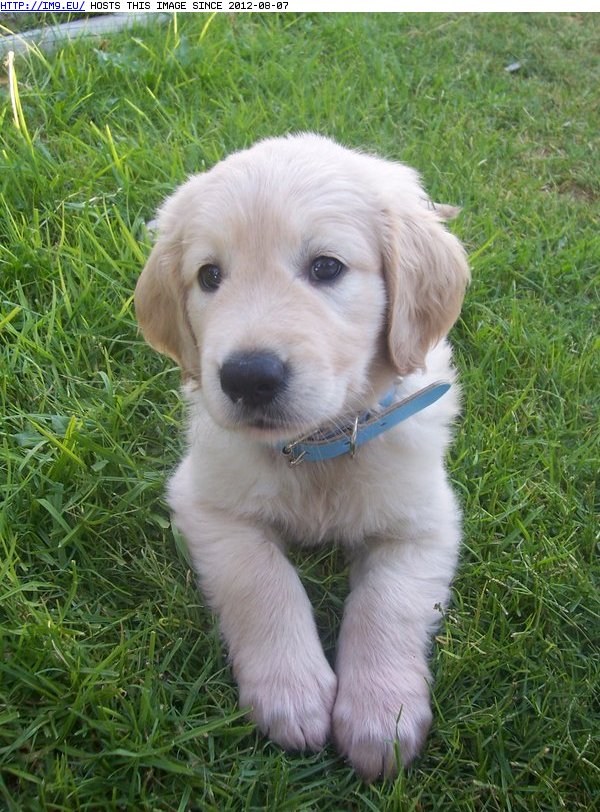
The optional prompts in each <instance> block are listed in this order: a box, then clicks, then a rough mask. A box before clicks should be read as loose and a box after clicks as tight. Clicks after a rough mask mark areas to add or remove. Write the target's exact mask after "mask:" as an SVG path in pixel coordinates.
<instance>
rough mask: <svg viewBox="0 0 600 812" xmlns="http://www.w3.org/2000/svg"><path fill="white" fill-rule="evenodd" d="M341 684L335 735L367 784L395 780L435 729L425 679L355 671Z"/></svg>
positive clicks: (341, 750)
mask: <svg viewBox="0 0 600 812" xmlns="http://www.w3.org/2000/svg"><path fill="white" fill-rule="evenodd" d="M339 680H340V682H339V689H338V694H337V699H336V702H335V707H334V709H333V734H334V738H335V741H336V744H337V747H338V749H339V751H340V753H341V754H342V755H344V756H346V757H347V758H348V759H349V761H350V762H351V764H352V766H353V767H354V769H355V770H356V771H357V773H359V775H361V776H362V777H363V778H364V779H365V780H367V781H373V780H375V779H376V778H379V777H386V778H390V777H393V776H395V775H396V774H397V773H398V770H399V769H400V768H401V767H402V765H404V766H405V767H406V766H408V764H410V762H411V761H412V760H413V759H414V758H415V757H416V756H417V755H418V753H419V751H420V750H421V747H422V746H423V742H424V741H425V737H426V736H427V731H428V730H429V727H430V725H431V708H430V704H429V687H428V685H427V683H426V681H425V678H424V676H423V675H421V674H409V675H407V676H405V675H402V673H401V672H400V673H399V674H394V675H391V678H390V679H389V681H386V680H384V679H383V675H382V674H381V673H379V674H376V675H375V674H371V675H367V674H365V673H361V674H360V675H358V674H357V672H356V671H355V672H353V674H352V676H351V677H347V678H344V677H343V676H342V675H340V677H339ZM399 761H400V763H398V762H399Z"/></svg>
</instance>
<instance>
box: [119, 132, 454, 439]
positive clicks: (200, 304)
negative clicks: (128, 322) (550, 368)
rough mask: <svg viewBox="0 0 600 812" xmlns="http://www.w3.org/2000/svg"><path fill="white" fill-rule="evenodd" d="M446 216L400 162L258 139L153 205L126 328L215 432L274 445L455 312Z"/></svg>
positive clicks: (422, 352)
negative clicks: (192, 383)
mask: <svg viewBox="0 0 600 812" xmlns="http://www.w3.org/2000/svg"><path fill="white" fill-rule="evenodd" d="M448 213H449V207H448V208H446V209H444V208H442V209H440V210H436V209H435V208H434V207H432V205H431V204H430V203H429V201H428V200H427V197H426V195H425V193H424V192H423V190H422V188H421V186H420V183H419V179H418V176H417V174H416V173H415V172H414V171H413V170H411V169H409V168H408V167H405V166H403V165H401V164H396V163H391V162H388V161H383V160H380V159H378V158H374V157H371V156H367V155H363V154H361V153H357V152H353V151H351V150H347V149H344V148H343V147H340V146H338V145H337V144H335V143H333V142H332V141H329V140H327V139H324V138H320V137H318V136H312V135H300V136H293V137H289V138H281V139H271V140H267V141H263V142H260V143H259V144H257V145H256V146H254V147H253V148H251V149H249V150H246V151H244V152H239V153H236V154H234V155H232V156H230V157H229V158H227V159H226V160H224V161H222V162H221V163H219V164H217V165H216V166H215V167H214V168H213V169H212V170H211V171H210V172H207V173H206V174H203V175H197V176H195V177H192V178H191V179H190V180H189V181H188V182H187V183H185V184H184V185H183V186H182V187H180V189H179V190H178V191H177V192H176V193H175V194H174V195H173V196H172V197H171V198H169V199H168V200H167V201H166V203H165V204H164V206H163V207H162V210H161V212H160V214H159V223H158V226H159V237H158V241H157V243H156V245H155V246H154V248H153V250H152V253H151V255H150V258H149V260H148V263H147V265H146V267H145V268H144V270H143V272H142V275H141V277H140V279H139V281H138V284H137V287H136V293H135V305H136V311H137V316H138V320H139V323H140V325H141V328H142V331H143V333H144V335H145V337H146V339H147V340H148V341H149V343H150V344H152V345H153V346H154V347H155V348H156V349H158V350H159V351H161V352H164V353H166V354H167V355H170V356H171V357H172V358H174V359H175V360H176V361H177V362H178V363H179V364H180V366H181V368H182V371H183V374H184V376H185V377H188V378H193V379H195V380H196V381H197V382H198V383H200V384H201V386H202V389H203V394H204V398H205V402H206V406H207V408H208V410H209V412H210V413H211V415H212V417H213V418H214V419H215V421H216V422H217V423H219V424H221V425H223V426H226V427H231V428H237V427H241V428H245V429H246V430H251V431H254V432H256V433H260V434H261V435H264V436H268V437H271V438H273V439H274V438H279V437H289V436H291V435H294V434H296V433H301V432H304V431H310V430H312V429H315V428H317V427H318V426H319V425H322V424H324V423H328V422H331V421H335V420H341V419H343V417H344V416H345V415H349V414H352V413H353V412H355V411H357V410H358V409H360V408H365V406H366V405H368V404H370V403H372V402H373V400H374V399H375V398H376V396H377V394H379V393H380V390H381V389H382V388H384V387H386V386H388V385H389V383H390V380H391V379H392V378H393V377H394V375H396V374H398V373H400V374H406V373H408V372H411V371H412V370H414V369H417V368H419V367H422V366H423V364H424V361H425V356H426V354H427V351H428V350H429V348H430V347H431V346H432V345H433V344H435V343H436V342H437V341H438V340H439V339H440V338H441V337H442V336H443V335H445V333H446V332H447V331H448V330H449V328H450V327H451V326H452V324H453V323H454V321H455V320H456V318H457V316H458V313H459V310H460V305H461V302H462V298H463V295H464V290H465V286H466V283H467V281H468V266H467V263H466V258H465V254H464V251H463V249H462V247H461V245H460V243H459V242H458V240H457V239H456V238H455V237H453V236H452V235H451V234H450V233H449V232H448V231H446V229H445V228H444V226H443V224H442V220H443V219H446V217H447V216H448Z"/></svg>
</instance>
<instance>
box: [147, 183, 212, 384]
mask: <svg viewBox="0 0 600 812" xmlns="http://www.w3.org/2000/svg"><path fill="white" fill-rule="evenodd" d="M170 204H172V199H171V200H170V201H168V202H167V209H166V210H164V211H163V215H166V216H162V215H161V218H160V221H159V222H160V226H161V231H162V232H163V234H162V236H160V237H159V239H158V242H157V243H156V245H155V246H154V248H153V249H152V252H151V254H150V257H149V258H148V262H147V263H146V266H145V267H144V270H143V271H142V274H141V276H140V278H139V279H138V282H137V285H136V288H135V296H134V301H135V312H136V316H137V320H138V323H139V325H140V328H141V331H142V333H143V334H144V338H145V339H146V341H147V342H148V343H149V344H150V345H151V346H152V347H154V349H155V350H158V352H162V353H164V354H165V355H168V356H170V357H171V358H173V359H174V360H175V361H176V362H177V363H178V364H179V366H180V367H181V371H182V375H183V377H184V378H190V377H191V378H196V379H197V380H199V378H200V354H199V351H198V347H197V346H196V342H195V339H194V335H193V332H192V330H191V327H190V324H189V317H188V313H187V310H186V307H185V289H184V284H183V280H182V278H181V274H180V270H179V264H180V261H181V248H180V245H181V241H180V237H179V235H178V233H177V227H176V226H175V224H174V223H173V222H169V221H171V220H172V218H170V217H169V216H168V214H169V211H168V207H169V205H170ZM165 221H167V222H166V223H165ZM165 225H167V226H172V228H173V232H172V233H168V232H167V233H166V234H165V233H164V232H165Z"/></svg>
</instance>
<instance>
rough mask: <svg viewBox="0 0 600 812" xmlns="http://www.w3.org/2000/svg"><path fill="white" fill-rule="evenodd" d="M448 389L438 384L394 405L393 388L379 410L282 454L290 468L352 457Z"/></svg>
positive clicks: (292, 444)
mask: <svg viewBox="0 0 600 812" xmlns="http://www.w3.org/2000/svg"><path fill="white" fill-rule="evenodd" d="M448 389H450V384H449V383H447V382H445V381H437V382H436V383H431V384H429V386H425V387H424V388H423V389H419V390H418V391H417V392H413V394H412V395H409V396H408V397H406V398H404V399H403V400H400V401H397V402H396V403H394V402H393V398H394V395H395V389H392V390H391V391H390V392H388V393H387V395H386V396H385V397H384V398H383V399H382V400H381V401H380V402H379V406H380V407H381V410H380V411H377V412H363V414H361V415H357V417H356V419H355V420H354V422H353V423H352V424H351V425H350V426H347V427H346V428H343V429H331V430H327V429H320V430H319V431H316V432H314V433H312V434H305V435H304V436H302V437H299V438H298V439H297V440H292V442H289V443H286V444H285V445H283V446H282V447H281V451H282V452H283V454H285V456H286V457H287V458H288V462H289V464H290V465H298V463H299V462H317V461H318V462H321V461H323V460H330V459H333V458H334V457H340V456H341V455H342V454H350V456H352V457H353V456H354V454H355V452H356V449H357V448H358V447H359V446H361V445H362V444H363V443H366V442H367V441H368V440H372V439H373V438H374V437H377V436H378V435H379V434H383V432H384V431H388V430H389V429H391V428H393V427H394V426H397V425H398V423H401V422H402V421H403V420H406V419H407V418H408V417H412V416H413V415H414V414H417V412H420V411H422V410H423V409H426V408H427V406H431V404H432V403H435V402H436V400H439V399H440V398H441V397H442V395H445V394H446V392H447V391H448Z"/></svg>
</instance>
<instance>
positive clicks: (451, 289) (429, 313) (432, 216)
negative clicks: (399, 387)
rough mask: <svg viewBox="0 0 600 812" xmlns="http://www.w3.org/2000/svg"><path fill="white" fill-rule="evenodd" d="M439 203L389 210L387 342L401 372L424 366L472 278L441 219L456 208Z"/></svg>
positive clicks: (386, 233)
mask: <svg viewBox="0 0 600 812" xmlns="http://www.w3.org/2000/svg"><path fill="white" fill-rule="evenodd" d="M440 208H441V211H439V212H438V211H437V207H436V209H434V210H429V209H426V208H425V207H423V208H422V209H418V210H415V211H413V212H408V211H405V212H403V213H402V214H401V215H400V214H398V213H389V212H388V214H387V222H386V225H385V230H384V273H385V278H386V284H387V291H388V325H387V326H388V347H389V353H390V357H391V360H392V363H393V364H394V366H395V367H396V369H397V371H398V372H399V373H400V374H401V375H406V374H407V373H409V372H412V371H413V370H415V369H418V368H422V367H423V364H424V361H425V356H426V354H427V352H428V350H429V349H430V348H431V347H432V346H434V345H435V344H436V343H437V342H438V341H439V340H440V339H441V338H442V337H443V336H445V335H446V333H447V332H448V330H449V329H450V328H451V327H452V325H453V324H454V322H455V321H456V319H457V318H458V315H459V313H460V307H461V304H462V300H463V298H464V293H465V288H466V286H467V284H468V282H469V278H470V275H469V266H468V264H467V257H466V254H465V251H464V249H463V247H462V245H461V244H460V242H459V241H458V240H457V238H456V237H454V236H453V235H452V234H450V232H449V231H447V230H446V228H445V227H444V225H443V224H442V222H441V220H442V219H449V218H450V217H451V216H454V215H455V214H456V213H457V211H456V210H455V209H454V208H453V207H445V206H443V207H440Z"/></svg>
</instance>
